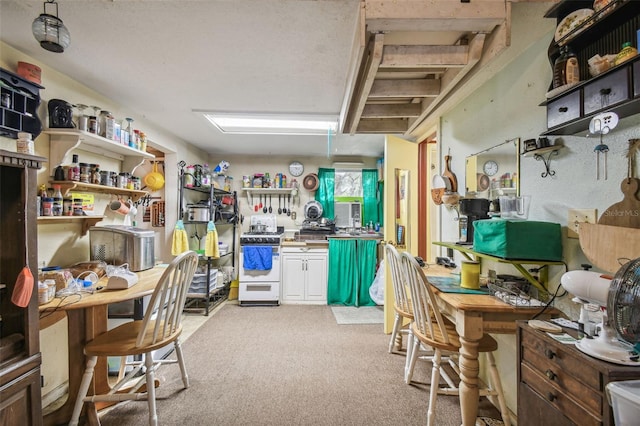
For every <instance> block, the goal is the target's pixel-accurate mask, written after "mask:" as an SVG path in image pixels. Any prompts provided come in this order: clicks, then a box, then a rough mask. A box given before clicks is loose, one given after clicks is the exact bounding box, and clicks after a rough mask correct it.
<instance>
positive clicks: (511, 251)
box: [473, 219, 562, 261]
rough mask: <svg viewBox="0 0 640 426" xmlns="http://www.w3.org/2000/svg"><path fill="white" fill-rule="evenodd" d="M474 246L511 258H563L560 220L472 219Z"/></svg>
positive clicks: (486, 251) (474, 248) (485, 251)
mask: <svg viewBox="0 0 640 426" xmlns="http://www.w3.org/2000/svg"><path fill="white" fill-rule="evenodd" d="M473 227H474V232H473V250H475V251H477V252H480V253H486V254H490V255H492V256H497V257H502V258H504V259H514V260H518V259H520V260H522V259H524V260H551V261H560V260H562V232H561V227H560V224H558V223H551V222H536V221H531V220H508V219H485V220H477V221H475V222H473Z"/></svg>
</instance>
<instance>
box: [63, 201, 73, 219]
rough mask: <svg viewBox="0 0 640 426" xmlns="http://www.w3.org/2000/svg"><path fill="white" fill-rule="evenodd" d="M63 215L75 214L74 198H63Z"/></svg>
mask: <svg viewBox="0 0 640 426" xmlns="http://www.w3.org/2000/svg"><path fill="white" fill-rule="evenodd" d="M62 215H63V216H73V200H72V199H71V198H65V199H64V200H62Z"/></svg>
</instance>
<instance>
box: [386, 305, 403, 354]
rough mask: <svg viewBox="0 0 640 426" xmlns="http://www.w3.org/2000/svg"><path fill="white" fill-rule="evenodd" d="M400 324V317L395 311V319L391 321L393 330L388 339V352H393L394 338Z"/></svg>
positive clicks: (398, 331)
mask: <svg viewBox="0 0 640 426" xmlns="http://www.w3.org/2000/svg"><path fill="white" fill-rule="evenodd" d="M401 324H402V318H401V317H400V315H399V314H398V313H396V316H395V320H394V321H393V330H392V331H391V339H390V340H389V353H392V352H393V347H394V345H395V344H396V338H397V337H398V335H399V334H400V326H401ZM400 349H402V346H401V347H400Z"/></svg>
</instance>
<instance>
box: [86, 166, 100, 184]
mask: <svg viewBox="0 0 640 426" xmlns="http://www.w3.org/2000/svg"><path fill="white" fill-rule="evenodd" d="M89 167H90V168H91V183H92V184H94V185H100V164H90V165H89Z"/></svg>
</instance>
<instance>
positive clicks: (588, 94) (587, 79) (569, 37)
mask: <svg viewBox="0 0 640 426" xmlns="http://www.w3.org/2000/svg"><path fill="white" fill-rule="evenodd" d="M593 4H594V2H593V1H591V0H589V1H567V0H563V1H561V2H559V3H557V4H555V5H554V6H553V7H552V8H551V9H549V10H548V11H547V13H546V14H545V18H556V20H557V22H558V29H557V30H556V37H555V39H554V40H552V42H551V44H550V46H549V49H548V57H549V62H550V63H551V65H552V68H553V64H554V62H555V60H556V59H557V58H558V57H559V55H560V48H561V47H562V46H570V47H571V50H572V51H573V52H574V53H575V54H576V57H577V60H578V66H579V69H580V78H581V81H580V82H578V83H577V84H574V85H572V86H570V87H569V85H567V89H566V90H564V91H562V92H561V93H555V92H557V91H558V88H556V89H553V90H551V91H550V92H549V93H548V94H547V97H548V99H547V100H545V101H544V102H542V103H541V104H540V105H541V106H546V109H547V131H546V132H544V133H543V135H575V134H578V133H581V132H584V131H588V128H589V122H590V120H591V118H592V117H593V116H594V115H595V114H597V113H598V112H601V111H612V112H615V113H616V114H618V116H620V118H624V117H627V116H630V115H634V114H638V113H640V96H639V95H640V93H638V92H637V91H634V90H633V89H634V87H635V86H637V85H638V83H636V81H639V80H640V65H639V64H640V57H637V56H636V57H635V58H632V59H630V60H627V61H625V62H623V63H621V64H618V65H615V66H613V67H611V68H609V69H606V70H605V71H603V72H601V73H600V74H597V75H595V76H592V75H591V74H590V72H589V65H588V61H589V59H590V58H592V57H594V56H595V55H600V56H601V57H604V56H606V55H611V54H616V53H618V52H619V51H620V50H621V48H622V43H624V42H631V43H632V44H633V45H634V46H635V45H636V43H637V34H636V31H637V29H638V28H640V2H638V1H631V0H614V1H611V2H610V3H609V4H608V5H607V6H606V7H605V8H603V9H601V10H599V11H598V12H595V13H594V14H593V15H591V16H590V17H589V18H588V19H586V20H585V21H584V22H582V23H580V24H579V25H568V24H565V23H566V22H568V21H567V20H565V18H567V17H569V18H567V19H568V20H569V21H570V20H571V16H572V14H575V13H576V11H578V10H583V9H591V8H592V7H593ZM567 26H568V27H570V28H569V29H568V30H567V29H566V28H565V27H567ZM563 29H565V31H563ZM559 36H561V37H559ZM636 47H637V46H636ZM563 87H564V86H563ZM639 87H640V86H639Z"/></svg>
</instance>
